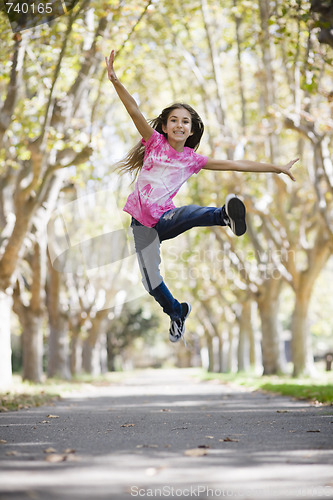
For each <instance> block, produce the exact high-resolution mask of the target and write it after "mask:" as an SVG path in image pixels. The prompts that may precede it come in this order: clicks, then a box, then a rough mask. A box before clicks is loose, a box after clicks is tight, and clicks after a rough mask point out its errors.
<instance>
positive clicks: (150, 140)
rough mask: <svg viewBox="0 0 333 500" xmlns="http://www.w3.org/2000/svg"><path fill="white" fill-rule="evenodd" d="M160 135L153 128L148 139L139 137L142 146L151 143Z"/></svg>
mask: <svg viewBox="0 0 333 500" xmlns="http://www.w3.org/2000/svg"><path fill="white" fill-rule="evenodd" d="M160 135H161V134H159V133H158V132H157V130H154V132H153V133H152V134H151V136H150V137H149V139H148V141H145V140H144V139H143V138H142V139H141V142H142V144H143V145H144V146H146V147H147V146H150V145H152V144H153V143H154V142H155V141H157V140H158V139H159V138H160Z"/></svg>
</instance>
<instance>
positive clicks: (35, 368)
mask: <svg viewBox="0 0 333 500" xmlns="http://www.w3.org/2000/svg"><path fill="white" fill-rule="evenodd" d="M42 320H43V317H42V316H41V315H37V314H35V312H34V311H31V310H30V309H28V308H26V310H25V318H24V320H23V322H22V318H21V323H22V326H23V332H22V342H23V373H22V377H23V380H30V381H31V382H35V383H40V382H42V378H43V328H42Z"/></svg>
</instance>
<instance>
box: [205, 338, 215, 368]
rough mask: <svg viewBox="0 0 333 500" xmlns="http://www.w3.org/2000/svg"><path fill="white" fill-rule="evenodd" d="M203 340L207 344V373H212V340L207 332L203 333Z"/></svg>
mask: <svg viewBox="0 0 333 500" xmlns="http://www.w3.org/2000/svg"><path fill="white" fill-rule="evenodd" d="M205 339H206V343H207V352H208V368H207V371H209V372H213V371H214V348H213V339H212V337H211V336H210V335H209V333H208V332H206V333H205Z"/></svg>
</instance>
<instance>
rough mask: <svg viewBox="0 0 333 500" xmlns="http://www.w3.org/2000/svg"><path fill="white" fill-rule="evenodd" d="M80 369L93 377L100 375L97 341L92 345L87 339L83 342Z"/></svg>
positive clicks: (98, 344) (99, 354)
mask: <svg viewBox="0 0 333 500" xmlns="http://www.w3.org/2000/svg"><path fill="white" fill-rule="evenodd" d="M82 368H83V371H84V372H85V373H88V374H89V375H92V376H94V377H97V376H98V375H101V373H102V367H101V345H100V342H99V341H97V342H95V343H94V344H92V343H91V342H90V341H89V339H86V340H85V341H84V342H83V351H82Z"/></svg>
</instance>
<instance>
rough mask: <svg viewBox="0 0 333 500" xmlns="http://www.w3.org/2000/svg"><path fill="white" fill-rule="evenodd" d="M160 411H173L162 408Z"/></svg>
mask: <svg viewBox="0 0 333 500" xmlns="http://www.w3.org/2000/svg"><path fill="white" fill-rule="evenodd" d="M160 411H171V410H169V408H162V410H160Z"/></svg>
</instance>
